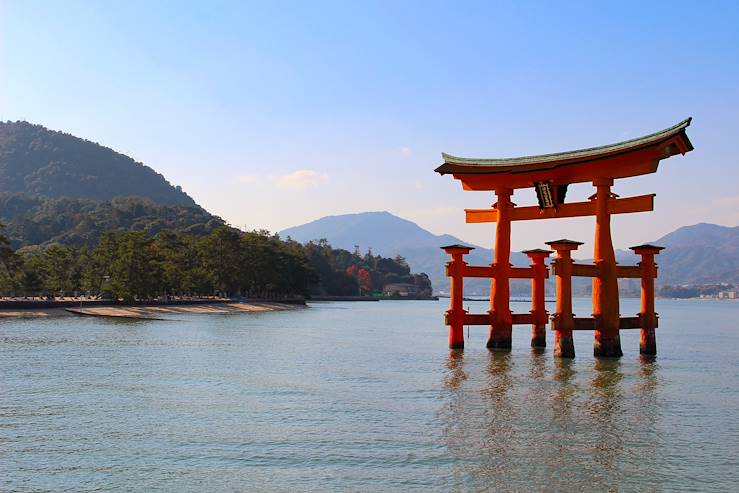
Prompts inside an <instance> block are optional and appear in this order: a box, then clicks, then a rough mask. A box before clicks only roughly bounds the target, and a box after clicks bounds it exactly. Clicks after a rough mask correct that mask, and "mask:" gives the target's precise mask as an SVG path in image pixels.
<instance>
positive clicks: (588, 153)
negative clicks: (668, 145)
mask: <svg viewBox="0 0 739 493" xmlns="http://www.w3.org/2000/svg"><path fill="white" fill-rule="evenodd" d="M691 120H692V118H688V119H686V120H683V121H681V122H680V123H678V124H677V125H674V126H672V127H670V128H667V129H665V130H662V131H660V132H656V133H653V134H650V135H645V136H644V137H639V138H637V139H631V140H625V141H623V142H618V143H616V144H610V145H605V146H600V147H590V148H588V149H579V150H576V151H568V152H558V153H554V154H542V155H539V156H523V157H515V158H500V159H476V158H463V157H457V156H452V155H450V154H446V153H442V154H441V155H442V157H443V158H444V164H442V165H441V166H439V167H438V168H436V170H435V171H436V172H437V173H441V174H446V173H465V172H472V173H479V172H480V171H482V170H480V169H479V168H508V167H515V166H525V165H537V164H545V163H554V162H573V161H575V162H577V161H587V160H591V159H598V158H601V157H604V156H607V155H611V154H619V153H622V152H629V151H632V150H636V149H639V148H642V147H648V146H650V145H653V144H656V143H659V142H661V141H665V140H667V139H670V138H672V137H674V136H675V135H677V134H679V133H681V132H684V131H685V129H686V128H687V127H688V126H689V125H690V121H691ZM685 141H686V145H687V147H688V149H687V150H688V151H691V150H693V146H692V144H691V143H690V141H689V140H688V139H687V136H685ZM475 168H477V169H475ZM501 171H502V170H501Z"/></svg>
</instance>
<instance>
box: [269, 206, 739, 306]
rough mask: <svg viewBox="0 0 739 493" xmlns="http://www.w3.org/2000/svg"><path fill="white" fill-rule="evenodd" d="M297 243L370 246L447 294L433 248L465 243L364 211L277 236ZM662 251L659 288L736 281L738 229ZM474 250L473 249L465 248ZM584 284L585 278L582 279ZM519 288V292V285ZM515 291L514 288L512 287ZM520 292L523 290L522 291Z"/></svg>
mask: <svg viewBox="0 0 739 493" xmlns="http://www.w3.org/2000/svg"><path fill="white" fill-rule="evenodd" d="M280 235H281V236H282V237H287V236H289V237H291V238H292V239H294V240H296V241H300V242H303V243H304V242H307V241H310V240H318V239H322V238H325V239H327V240H328V241H329V242H330V243H331V244H332V245H335V246H338V247H340V248H345V249H347V250H353V249H354V247H355V245H358V246H359V247H360V248H361V249H362V250H366V249H367V248H368V247H371V248H372V251H373V252H374V253H378V254H381V255H384V256H396V255H401V256H403V257H405V259H406V260H407V262H408V264H409V265H410V266H411V268H412V269H413V271H414V272H425V273H426V274H428V276H429V278H430V279H431V282H432V283H433V285H434V289H436V290H437V291H439V290H440V291H448V289H449V280H448V278H447V277H446V276H445V275H444V265H445V263H446V262H447V260H448V257H447V255H446V254H445V253H444V252H443V251H442V250H441V249H440V248H439V247H440V246H443V245H448V244H453V243H463V244H469V243H466V242H464V241H462V240H460V239H459V238H456V237H454V236H451V235H435V234H433V233H431V232H429V231H427V230H425V229H423V228H421V227H420V226H418V225H417V224H415V223H413V222H411V221H408V220H406V219H402V218H400V217H397V216H394V215H393V214H390V213H389V212H364V213H359V214H345V215H340V216H327V217H324V218H321V219H318V220H316V221H313V222H310V223H307V224H304V225H302V226H296V227H293V228H288V229H286V230H283V231H281V232H280ZM652 243H654V244H656V245H660V246H664V247H667V250H665V251H664V252H663V253H662V254H661V255H660V256H659V257H658V258H657V260H658V263H659V266H660V267H659V275H660V277H659V283H660V284H687V283H706V284H707V283H719V282H731V283H739V227H734V228H729V227H725V226H717V225H714V224H705V223H703V224H696V225H694V226H685V227H682V228H680V229H678V230H676V231H674V232H672V233H670V234H668V235H666V236H663V237H662V238H659V239H657V240H655V241H654V242H652ZM470 246H475V245H470ZM475 248H476V249H475V250H473V252H472V253H471V254H470V255H469V256H468V257H467V258H468V259H469V263H470V264H475V265H485V264H489V263H490V262H491V259H492V258H493V252H492V251H491V250H490V249H487V248H483V247H479V246H475ZM616 257H617V259H618V261H619V262H620V263H623V264H634V263H636V261H637V257H635V256H634V254H633V253H632V252H630V251H617V252H616ZM511 262H512V263H513V264H514V265H519V266H525V265H528V263H529V262H528V258H527V257H526V256H525V255H524V254H522V253H519V252H515V253H513V254H512V255H511ZM585 282H586V284H587V282H588V281H587V280H585ZM466 287H467V289H468V292H470V293H477V294H485V293H487V291H488V290H489V282H486V281H481V280H469V281H467V282H466ZM520 288H523V289H525V284H522V285H521V286H520ZM514 291H515V289H514ZM522 292H525V291H522Z"/></svg>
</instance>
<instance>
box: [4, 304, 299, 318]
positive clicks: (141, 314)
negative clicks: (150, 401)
mask: <svg viewBox="0 0 739 493" xmlns="http://www.w3.org/2000/svg"><path fill="white" fill-rule="evenodd" d="M306 307H307V306H306V305H305V303H295V302H279V301H247V302H235V301H229V300H223V301H207V302H206V301H202V302H198V303H175V304H163V303H155V304H148V303H147V304H140V305H139V304H137V305H123V304H110V303H108V304H106V305H102V306H101V305H98V306H89V305H88V306H84V305H83V306H80V304H79V303H75V304H73V305H72V306H70V305H67V306H51V307H49V306H40V307H36V308H25V307H18V308H12V309H6V308H2V309H0V319H6V318H49V317H74V316H86V317H107V318H127V319H140V320H170V319H167V318H161V317H162V316H163V315H177V314H190V315H229V314H243V313H270V312H278V311H287V310H296V309H299V308H306Z"/></svg>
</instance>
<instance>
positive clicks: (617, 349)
mask: <svg viewBox="0 0 739 493" xmlns="http://www.w3.org/2000/svg"><path fill="white" fill-rule="evenodd" d="M623 355H624V353H623V351H621V335H620V334H619V332H618V330H616V331H614V332H612V333H610V334H609V333H606V332H604V331H601V330H596V331H595V344H594V346H593V356H595V357H596V358H620V357H621V356H623Z"/></svg>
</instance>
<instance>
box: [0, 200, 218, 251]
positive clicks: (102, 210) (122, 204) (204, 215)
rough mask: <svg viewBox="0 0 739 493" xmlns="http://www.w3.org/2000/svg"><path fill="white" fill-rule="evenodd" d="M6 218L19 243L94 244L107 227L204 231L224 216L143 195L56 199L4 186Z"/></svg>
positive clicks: (1, 216) (1, 207) (1, 208)
mask: <svg viewBox="0 0 739 493" xmlns="http://www.w3.org/2000/svg"><path fill="white" fill-rule="evenodd" d="M0 223H3V224H5V225H6V228H5V233H6V235H7V236H8V239H9V240H10V241H11V245H12V246H13V247H14V248H19V247H23V246H27V245H42V246H45V245H50V244H53V243H61V244H63V245H68V246H73V247H90V248H91V247H94V246H95V245H97V243H98V242H99V241H100V238H101V237H102V235H103V234H104V233H105V232H108V231H112V232H123V231H142V232H146V233H147V234H149V235H151V236H153V235H156V234H157V233H159V232H161V231H175V232H181V233H188V234H193V235H196V236H204V235H207V234H210V233H212V232H213V231H215V230H217V229H219V228H221V227H223V226H224V225H225V223H224V221H223V220H222V219H221V218H219V217H216V216H213V215H211V214H209V213H208V212H207V211H205V210H204V209H202V208H200V207H197V206H195V207H185V206H182V205H173V206H162V205H159V204H156V203H154V202H153V201H151V200H149V199H145V198H141V197H125V198H117V199H113V200H110V201H106V202H99V201H95V200H90V199H75V198H60V199H50V198H45V197H40V196H31V195H28V194H23V193H2V192H0Z"/></svg>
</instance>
